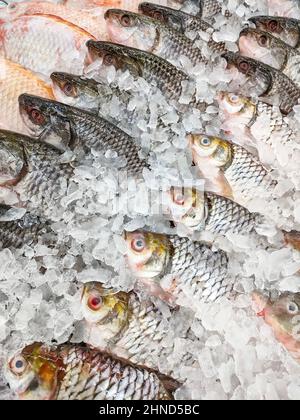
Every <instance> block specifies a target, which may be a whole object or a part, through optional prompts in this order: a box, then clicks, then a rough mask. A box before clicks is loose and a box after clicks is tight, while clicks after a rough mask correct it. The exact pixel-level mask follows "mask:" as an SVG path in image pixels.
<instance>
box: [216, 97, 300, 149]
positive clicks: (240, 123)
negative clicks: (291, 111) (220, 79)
mask: <svg viewBox="0 0 300 420" xmlns="http://www.w3.org/2000/svg"><path fill="white" fill-rule="evenodd" d="M217 101H218V103H219V108H220V115H221V119H222V129H223V130H224V131H226V132H227V133H229V134H230V135H231V136H233V137H234V138H238V139H239V143H240V144H241V145H247V144H249V141H250V142H254V143H256V144H258V143H259V142H262V143H264V144H266V145H268V146H270V147H274V146H276V144H277V143H278V142H280V143H281V144H287V143H289V142H293V141H295V139H296V134H295V132H294V131H293V129H292V128H291V127H290V125H289V123H288V121H286V117H284V116H283V115H282V114H281V112H280V110H279V108H276V107H273V106H272V105H268V104H266V103H264V102H261V101H257V102H256V101H253V100H252V99H251V98H248V97H246V96H242V95H236V94H235V93H231V92H219V94H218V96H217ZM262 127H264V130H262Z"/></svg>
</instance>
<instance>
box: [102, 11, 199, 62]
mask: <svg viewBox="0 0 300 420" xmlns="http://www.w3.org/2000/svg"><path fill="white" fill-rule="evenodd" d="M104 17H105V21H106V25H107V31H108V34H109V37H110V40H111V41H113V42H116V43H119V44H123V45H126V46H128V47H133V48H139V49H143V50H144V51H147V52H150V53H152V54H155V55H157V56H159V57H161V58H163V59H165V60H168V61H170V62H172V63H176V62H180V61H179V60H180V58H181V57H182V56H185V57H187V58H188V59H189V60H190V61H191V63H192V64H193V65H197V64H199V63H207V60H206V58H205V57H204V56H203V55H202V53H201V50H200V49H199V48H197V47H195V45H194V43H193V42H192V41H191V40H190V39H189V38H187V37H186V36H185V35H183V34H182V33H181V32H179V31H177V30H176V29H173V28H171V27H170V26H168V25H166V24H165V23H163V22H161V21H159V20H156V19H152V18H151V17H148V16H146V15H141V14H138V13H133V12H129V11H126V10H120V9H109V10H107V11H106V13H105V16H104Z"/></svg>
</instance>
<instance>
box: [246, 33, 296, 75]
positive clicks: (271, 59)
mask: <svg viewBox="0 0 300 420" xmlns="http://www.w3.org/2000/svg"><path fill="white" fill-rule="evenodd" d="M239 49H240V53H241V54H242V55H245V56H246V57H250V58H253V59H255V60H260V61H262V62H263V63H265V64H268V65H269V66H272V67H274V68H276V69H279V70H280V69H282V68H283V66H284V64H285V62H286V59H287V55H288V50H289V49H290V46H288V45H286V44H285V43H284V42H282V41H281V40H280V39H278V38H275V37H274V36H272V35H270V34H269V33H267V32H263V31H261V30H259V29H252V28H247V29H244V30H243V31H242V32H241V34H240V38H239Z"/></svg>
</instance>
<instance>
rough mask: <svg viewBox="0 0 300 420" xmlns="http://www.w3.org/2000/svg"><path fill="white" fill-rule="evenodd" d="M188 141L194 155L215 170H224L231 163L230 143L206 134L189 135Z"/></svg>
mask: <svg viewBox="0 0 300 420" xmlns="http://www.w3.org/2000/svg"><path fill="white" fill-rule="evenodd" d="M188 141H189V143H190V146H191V148H192V151H193V153H195V155H196V156H197V158H198V159H200V160H202V161H203V162H204V161H206V162H209V163H210V165H211V166H213V167H215V168H223V167H226V166H227V165H228V164H230V163H231V160H232V150H231V145H230V143H229V142H228V141H226V140H223V139H221V138H219V137H215V136H207V135H206V134H189V135H188Z"/></svg>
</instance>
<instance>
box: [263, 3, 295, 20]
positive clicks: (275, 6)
mask: <svg viewBox="0 0 300 420" xmlns="http://www.w3.org/2000/svg"><path fill="white" fill-rule="evenodd" d="M267 5H268V7H269V14H270V16H273V15H274V16H285V17H291V18H297V19H298V18H300V3H299V1H298V0H267Z"/></svg>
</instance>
